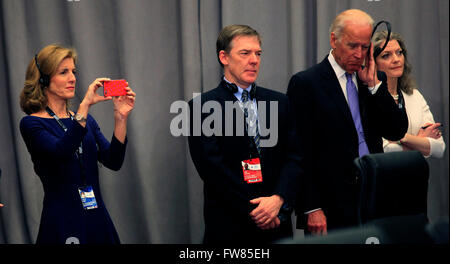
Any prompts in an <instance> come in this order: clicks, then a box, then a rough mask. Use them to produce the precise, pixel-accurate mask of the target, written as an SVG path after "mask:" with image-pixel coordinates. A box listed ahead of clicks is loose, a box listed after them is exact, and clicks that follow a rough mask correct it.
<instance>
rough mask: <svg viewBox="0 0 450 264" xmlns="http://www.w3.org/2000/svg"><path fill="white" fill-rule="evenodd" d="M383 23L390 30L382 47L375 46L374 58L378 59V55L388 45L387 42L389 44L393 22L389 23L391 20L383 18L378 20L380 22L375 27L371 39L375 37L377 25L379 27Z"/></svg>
mask: <svg viewBox="0 0 450 264" xmlns="http://www.w3.org/2000/svg"><path fill="white" fill-rule="evenodd" d="M382 23H384V24H386V28H387V31H388V35H387V37H386V42H385V43H384V45H383V47H382V48H380V47H377V48H375V49H374V50H373V58H374V59H376V58H377V57H378V55H380V54H381V52H383V50H384V49H385V48H386V46H387V44H388V42H389V39H390V38H391V23H389V22H387V21H384V20H381V21H380V22H378V23H377V24H376V26H375V27H374V28H373V31H372V36H371V37H370V39H372V38H373V35H374V34H375V31H376V30H377V27H378V26H379V25H380V24H382Z"/></svg>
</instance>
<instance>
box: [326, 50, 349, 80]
mask: <svg viewBox="0 0 450 264" xmlns="http://www.w3.org/2000/svg"><path fill="white" fill-rule="evenodd" d="M332 52H333V49H332V50H330V54H329V55H328V61H329V62H330V64H331V67H332V68H333V70H334V73H336V76H337V77H338V79H339V78H342V77H344V78H347V77H346V76H345V70H344V69H342V67H341V66H340V65H339V64H338V63H337V62H336V59H335V58H334V56H333V54H332ZM354 74H355V73H352V79H353V77H354Z"/></svg>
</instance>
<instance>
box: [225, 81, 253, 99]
mask: <svg viewBox="0 0 450 264" xmlns="http://www.w3.org/2000/svg"><path fill="white" fill-rule="evenodd" d="M223 79H224V80H225V81H226V82H227V83H231V82H230V81H228V80H227V78H226V77H225V76H224V77H223ZM236 86H237V88H238V91H237V92H235V93H234V96H235V97H236V98H237V99H238V100H239V101H242V91H244V90H247V91H248V92H249V93H250V91H251V89H252V86H251V85H250V86H249V87H247V88H245V89H244V88H242V87H240V86H239V85H237V84H236Z"/></svg>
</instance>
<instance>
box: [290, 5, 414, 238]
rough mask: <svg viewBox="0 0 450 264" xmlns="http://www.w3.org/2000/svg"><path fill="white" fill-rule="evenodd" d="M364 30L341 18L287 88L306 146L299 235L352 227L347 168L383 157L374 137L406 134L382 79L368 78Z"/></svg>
mask: <svg viewBox="0 0 450 264" xmlns="http://www.w3.org/2000/svg"><path fill="white" fill-rule="evenodd" d="M372 28H373V20H372V18H371V17H370V16H369V15H368V14H366V13H365V12H363V11H361V10H355V9H353V10H346V11H344V12H342V13H341V14H339V15H338V16H337V17H336V18H335V20H334V21H333V24H332V25H331V27H330V44H331V47H332V50H331V51H330V53H329V55H328V56H327V57H326V58H325V59H324V60H323V61H322V62H321V63H319V64H317V65H315V66H313V67H311V68H309V69H307V70H306V71H303V72H299V73H297V74H295V75H293V76H292V78H291V80H290V82H289V86H288V90H287V95H288V97H289V100H290V102H291V106H292V108H293V111H294V113H295V117H296V123H297V126H298V128H297V132H298V134H299V137H300V138H302V139H306V140H305V143H306V144H305V146H304V147H303V151H304V153H305V157H306V159H307V160H306V161H305V164H307V166H306V167H304V169H305V177H302V184H301V186H302V189H301V190H299V191H298V194H299V197H300V199H299V201H301V204H300V203H299V204H298V206H297V208H296V212H297V215H298V217H297V228H304V229H305V232H306V233H307V232H311V233H313V234H326V233H327V229H336V228H342V227H347V226H352V225H356V224H357V216H356V201H357V200H356V194H357V186H358V178H357V175H356V173H355V170H354V166H353V160H354V159H355V158H357V157H360V156H363V155H365V154H369V153H378V152H383V146H382V137H385V138H387V139H389V140H392V141H397V140H399V139H400V138H402V137H403V136H404V134H405V132H406V130H407V126H408V120H407V116H406V114H405V113H404V111H401V110H400V109H399V108H398V107H397V105H396V104H395V102H394V100H393V99H392V97H391V96H390V94H389V92H388V90H387V82H386V79H385V78H386V77H385V76H384V75H383V74H382V73H380V72H379V73H378V74H375V73H376V69H375V63H374V59H373V56H372V45H371V33H372ZM364 63H365V67H362V65H363V64H364ZM378 78H380V79H381V80H379V79H378Z"/></svg>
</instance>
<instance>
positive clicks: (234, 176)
mask: <svg viewBox="0 0 450 264" xmlns="http://www.w3.org/2000/svg"><path fill="white" fill-rule="evenodd" d="M255 98H256V100H257V102H258V103H260V102H266V107H267V112H266V113H267V114H266V118H267V119H266V120H267V122H266V123H267V125H266V126H265V127H268V126H269V124H270V111H271V110H273V109H271V105H270V101H276V102H277V103H278V115H277V116H276V118H277V119H278V142H277V144H276V145H275V146H274V147H263V148H262V149H261V157H260V160H261V167H262V169H261V170H262V175H263V181H262V182H261V183H253V184H247V183H246V182H245V181H244V178H243V172H242V165H241V162H242V161H243V160H247V159H250V158H255V157H257V155H258V153H257V150H256V146H255V145H254V143H253V139H252V138H251V137H248V136H247V133H246V132H245V134H244V136H237V135H236V129H235V127H236V122H239V121H237V120H236V113H237V111H242V110H241V109H240V108H239V107H238V108H237V109H236V110H235V111H234V112H233V113H234V114H233V135H232V136H224V135H225V123H226V122H225V102H226V101H228V102H235V101H236V100H237V99H236V97H235V96H234V95H233V93H232V92H231V91H230V90H229V89H228V88H226V86H225V85H224V83H223V82H221V83H220V84H219V86H218V87H217V88H215V89H213V90H211V91H209V92H205V93H203V94H201V105H202V106H203V105H204V103H205V102H208V101H215V102H218V103H219V104H220V105H221V107H222V112H221V113H219V114H220V115H221V117H222V128H221V132H222V134H221V136H218V135H213V136H205V135H204V134H203V133H202V135H201V136H193V135H192V127H191V136H189V138H188V142H189V150H190V153H191V157H192V160H193V162H194V165H195V167H196V169H197V171H198V174H199V175H200V177H201V178H202V180H203V182H204V220H205V237H204V242H205V243H226V242H233V243H249V242H253V243H254V242H256V243H268V242H271V241H274V240H276V239H279V238H282V237H286V236H292V227H291V226H292V225H291V220H290V217H287V219H286V221H284V222H282V224H281V226H280V227H279V228H277V229H273V230H269V231H267V230H266V231H264V230H261V229H259V228H258V227H257V226H256V225H255V223H254V222H253V220H252V219H251V217H250V215H249V214H250V212H251V211H252V210H253V209H254V208H256V206H254V205H252V204H250V202H249V201H250V200H252V199H254V198H257V197H264V196H271V195H274V194H278V195H280V196H281V197H283V198H284V200H285V204H289V205H294V203H295V193H296V191H297V190H296V189H297V187H296V184H297V181H296V179H297V177H296V175H298V174H299V170H300V169H299V166H300V165H299V164H300V154H299V152H300V148H299V146H296V143H295V142H296V140H297V137H296V136H295V134H294V133H295V129H294V126H293V123H292V122H291V121H290V119H289V113H290V111H289V103H288V98H287V97H286V96H285V95H284V94H282V93H279V92H275V91H271V90H269V89H265V88H263V87H259V86H256V94H255ZM193 100H194V99H193ZM193 100H191V101H190V102H189V106H190V110H191V111H190V112H191V123H190V124H191V126H193V121H192V120H193V119H192V118H193V107H194V108H195V106H194V104H193ZM258 110H259V109H258ZM210 115H211V113H202V115H201V121H202V124H203V121H204V120H205V118H206V117H208V116H210ZM260 115H261V113H258V119H259V120H261V116H260ZM240 120H242V122H244V120H243V119H240ZM213 125H214V124H213ZM272 136H273V135H272ZM261 139H267V137H261Z"/></svg>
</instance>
